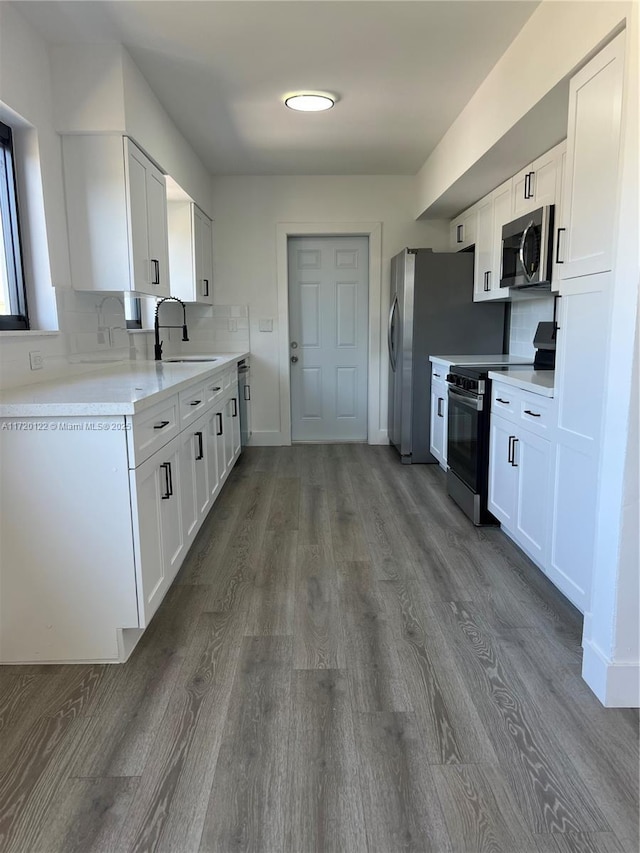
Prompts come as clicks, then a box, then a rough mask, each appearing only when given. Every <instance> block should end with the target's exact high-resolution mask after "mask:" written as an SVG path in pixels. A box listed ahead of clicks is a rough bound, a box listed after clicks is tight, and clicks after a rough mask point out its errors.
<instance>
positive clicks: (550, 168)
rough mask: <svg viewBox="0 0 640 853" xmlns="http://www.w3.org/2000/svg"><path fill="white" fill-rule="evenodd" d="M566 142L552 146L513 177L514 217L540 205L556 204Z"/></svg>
mask: <svg viewBox="0 0 640 853" xmlns="http://www.w3.org/2000/svg"><path fill="white" fill-rule="evenodd" d="M563 146H564V143H561V144H560V145H556V146H555V147H554V148H551V149H550V150H549V151H547V152H546V153H545V154H543V155H542V156H541V157H538V159H537V160H534V161H533V163H530V164H529V165H528V166H526V167H525V168H524V169H522V170H521V171H520V172H518V174H517V175H514V177H513V184H512V185H513V193H512V198H513V202H512V210H513V216H512V218H513V219H517V218H518V217H519V216H524V215H525V214H526V213H530V212H531V211H532V210H536V208H538V207H544V206H545V205H549V204H555V203H556V198H557V195H558V163H559V161H560V157H561V148H562V147H563Z"/></svg>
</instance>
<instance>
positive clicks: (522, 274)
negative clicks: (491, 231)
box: [500, 204, 554, 290]
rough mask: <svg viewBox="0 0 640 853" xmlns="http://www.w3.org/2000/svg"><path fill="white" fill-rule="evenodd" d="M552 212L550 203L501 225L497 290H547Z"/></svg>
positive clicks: (551, 246) (550, 264) (552, 208)
mask: <svg viewBox="0 0 640 853" xmlns="http://www.w3.org/2000/svg"><path fill="white" fill-rule="evenodd" d="M553 212H554V206H553V205H552V204H550V205H547V206H546V207H539V208H538V209H537V210H533V211H532V212H531V213H527V214H526V216H520V217H518V219H514V220H513V221H512V222H509V223H508V224H507V225H503V227H502V274H501V277H500V287H513V288H516V289H518V290H523V289H524V288H535V289H536V290H550V289H551V270H552V265H553Z"/></svg>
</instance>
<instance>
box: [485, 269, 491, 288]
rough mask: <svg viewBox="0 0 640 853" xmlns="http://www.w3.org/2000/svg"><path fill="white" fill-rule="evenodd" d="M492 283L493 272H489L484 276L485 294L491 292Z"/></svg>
mask: <svg viewBox="0 0 640 853" xmlns="http://www.w3.org/2000/svg"><path fill="white" fill-rule="evenodd" d="M490 281H491V270H487V272H486V273H485V274H484V291H485V293H488V292H489V291H490V290H491V285H490Z"/></svg>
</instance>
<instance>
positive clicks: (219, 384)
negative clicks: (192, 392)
mask: <svg viewBox="0 0 640 853" xmlns="http://www.w3.org/2000/svg"><path fill="white" fill-rule="evenodd" d="M204 393H205V399H206V401H207V403H214V402H215V401H216V400H220V399H221V398H222V395H223V394H224V376H216V377H214V378H213V379H210V380H209V381H208V382H207V384H206V385H205V389H204Z"/></svg>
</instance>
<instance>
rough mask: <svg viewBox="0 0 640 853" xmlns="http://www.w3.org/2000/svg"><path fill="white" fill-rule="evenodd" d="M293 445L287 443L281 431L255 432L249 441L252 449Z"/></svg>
mask: <svg viewBox="0 0 640 853" xmlns="http://www.w3.org/2000/svg"><path fill="white" fill-rule="evenodd" d="M289 444H291V442H290V441H285V440H284V436H283V434H282V433H281V432H280V430H275V429H274V430H258V431H256V430H254V431H253V432H252V433H251V439H250V441H249V446H250V447H282V446H283V445H289Z"/></svg>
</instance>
